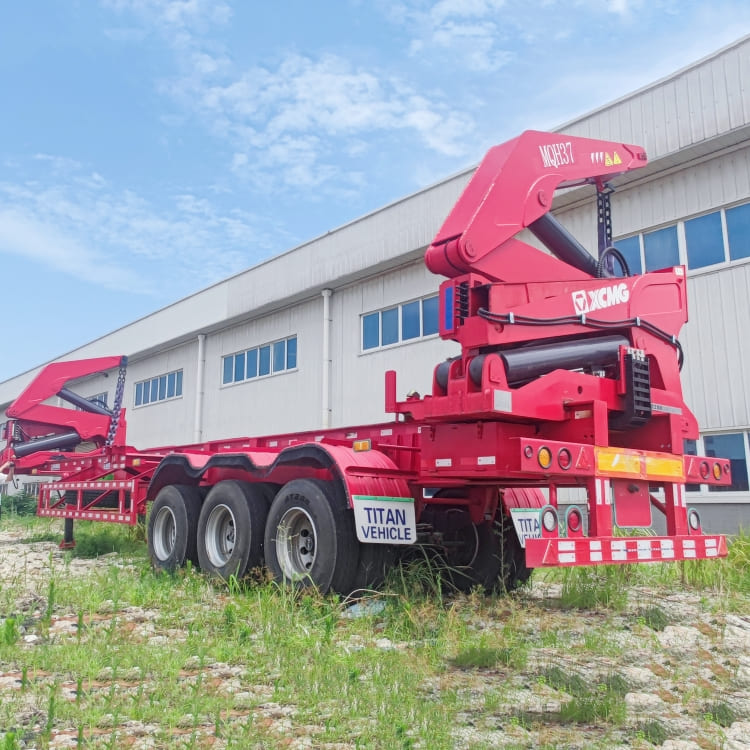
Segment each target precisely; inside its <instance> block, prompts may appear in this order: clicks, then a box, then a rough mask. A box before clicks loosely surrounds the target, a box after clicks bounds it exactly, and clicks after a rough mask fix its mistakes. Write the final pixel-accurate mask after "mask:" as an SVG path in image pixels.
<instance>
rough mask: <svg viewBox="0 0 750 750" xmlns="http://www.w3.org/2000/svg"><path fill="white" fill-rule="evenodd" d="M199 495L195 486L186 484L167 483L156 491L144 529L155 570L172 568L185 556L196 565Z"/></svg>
mask: <svg viewBox="0 0 750 750" xmlns="http://www.w3.org/2000/svg"><path fill="white" fill-rule="evenodd" d="M201 499H202V498H201V493H200V490H199V489H198V488H197V487H192V486H189V485H185V484H169V485H167V486H166V487H162V489H161V490H160V491H159V494H158V495H157V496H156V499H155V500H154V502H153V503H152V505H151V512H150V514H149V519H148V532H147V538H148V553H149V557H150V558H151V564H152V565H153V566H154V568H155V569H156V570H164V571H168V572H172V571H174V570H177V568H181V567H182V566H183V565H184V564H185V563H186V562H187V561H188V560H189V561H190V562H192V563H193V564H194V565H198V551H197V549H196V530H197V528H198V516H199V514H200V509H201ZM172 533H173V537H174V538H173V539H172V538H171V535H172Z"/></svg>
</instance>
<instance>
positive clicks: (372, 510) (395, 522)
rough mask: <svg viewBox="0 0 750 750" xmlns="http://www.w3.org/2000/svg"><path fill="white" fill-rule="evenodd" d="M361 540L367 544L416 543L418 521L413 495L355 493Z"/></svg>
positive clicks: (356, 514)
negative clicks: (387, 495)
mask: <svg viewBox="0 0 750 750" xmlns="http://www.w3.org/2000/svg"><path fill="white" fill-rule="evenodd" d="M352 501H353V503H354V523H355V524H356V525H357V539H359V541H360V542H364V543H365V544H414V542H415V541H416V539H417V522H416V519H415V517H414V500H413V499H412V498H410V497H376V496H374V495H354V496H353V497H352Z"/></svg>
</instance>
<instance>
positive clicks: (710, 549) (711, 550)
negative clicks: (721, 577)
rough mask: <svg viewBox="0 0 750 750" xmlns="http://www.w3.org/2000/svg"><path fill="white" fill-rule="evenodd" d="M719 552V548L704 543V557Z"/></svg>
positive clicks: (714, 555)
mask: <svg viewBox="0 0 750 750" xmlns="http://www.w3.org/2000/svg"><path fill="white" fill-rule="evenodd" d="M718 554H719V550H718V549H716V548H715V547H709V546H708V545H706V557H716V556H717V555H718Z"/></svg>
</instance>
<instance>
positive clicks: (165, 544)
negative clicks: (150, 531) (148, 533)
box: [153, 507, 177, 561]
mask: <svg viewBox="0 0 750 750" xmlns="http://www.w3.org/2000/svg"><path fill="white" fill-rule="evenodd" d="M153 539H154V541H153V544H154V555H156V557H157V559H158V560H162V561H165V560H168V559H169V557H170V556H171V554H172V552H173V551H174V546H175V543H176V542H177V522H176V521H175V517H174V513H173V512H172V509H171V508H167V507H164V508H160V509H159V511H158V512H157V514H156V518H155V519H154V537H153Z"/></svg>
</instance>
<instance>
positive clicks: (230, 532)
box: [197, 479, 269, 581]
mask: <svg viewBox="0 0 750 750" xmlns="http://www.w3.org/2000/svg"><path fill="white" fill-rule="evenodd" d="M268 505H269V492H268V490H267V487H266V485H255V484H253V483H251V482H239V481H236V480H233V479H230V480H226V481H224V482H219V483H218V484H217V485H214V487H212V488H211V490H210V491H209V493H208V495H206V499H205V501H204V502H203V508H202V509H201V513H200V518H199V520H198V533H197V547H198V561H199V562H200V566H201V569H202V570H204V571H205V572H206V573H208V574H209V575H211V576H214V577H215V578H220V579H221V580H223V581H228V580H229V578H230V577H231V576H236V577H237V578H243V577H244V576H245V575H246V573H247V572H248V571H249V570H250V569H251V568H255V567H258V566H260V565H262V564H263V533H264V530H265V527H266V518H267V516H268Z"/></svg>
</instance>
